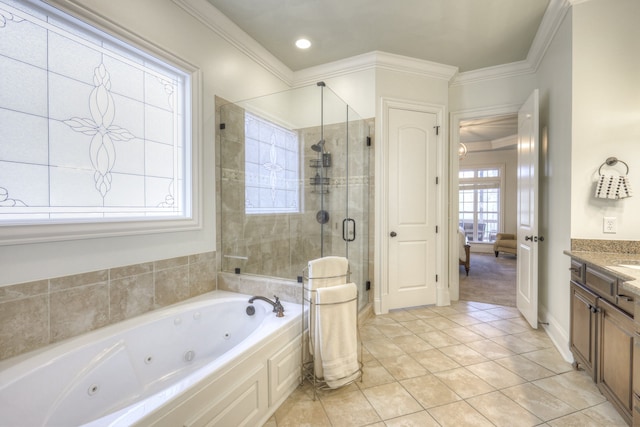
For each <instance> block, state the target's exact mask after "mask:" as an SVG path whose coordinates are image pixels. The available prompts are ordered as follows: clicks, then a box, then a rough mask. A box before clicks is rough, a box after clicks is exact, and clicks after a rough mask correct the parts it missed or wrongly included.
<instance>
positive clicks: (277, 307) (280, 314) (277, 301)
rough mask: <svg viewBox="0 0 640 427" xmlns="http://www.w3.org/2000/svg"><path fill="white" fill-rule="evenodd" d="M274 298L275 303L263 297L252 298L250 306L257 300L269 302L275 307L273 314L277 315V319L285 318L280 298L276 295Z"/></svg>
mask: <svg viewBox="0 0 640 427" xmlns="http://www.w3.org/2000/svg"><path fill="white" fill-rule="evenodd" d="M273 298H274V299H275V301H271V300H270V299H269V298H266V297H263V296H255V297H251V299H250V300H249V304H253V302H254V301H255V300H257V299H259V300H261V301H265V302H268V303H269V304H271V305H272V306H273V312H274V313H276V317H284V307H283V306H282V304H281V303H280V298H278V297H277V296H275V295H274V296H273Z"/></svg>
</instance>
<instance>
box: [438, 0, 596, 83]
mask: <svg viewBox="0 0 640 427" xmlns="http://www.w3.org/2000/svg"><path fill="white" fill-rule="evenodd" d="M584 1H589V0H551V1H550V2H549V5H548V6H547V10H546V11H545V13H544V16H543V17H542V21H541V22H540V26H539V27H538V31H537V32H536V36H535V37H534V39H533V43H531V47H530V48H529V53H528V54H527V59H525V60H523V61H518V62H512V63H510V64H503V65H497V66H495V67H487V68H481V69H478V70H472V71H466V72H463V73H460V74H458V75H457V76H456V78H455V79H454V80H453V81H452V82H451V86H460V85H464V84H468V83H476V82H479V81H485V80H494V79H501V78H507V77H514V76H519V75H527V74H533V73H535V72H536V71H537V70H538V66H539V65H540V62H541V61H542V59H543V58H544V55H545V53H546V51H547V49H548V48H549V45H550V44H551V41H552V40H553V37H554V36H555V34H556V32H557V31H558V28H559V27H560V24H562V20H563V19H564V17H565V15H566V14H567V12H568V11H569V9H570V8H571V6H572V5H573V4H576V3H581V2H584Z"/></svg>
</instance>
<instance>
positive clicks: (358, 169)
mask: <svg viewBox="0 0 640 427" xmlns="http://www.w3.org/2000/svg"><path fill="white" fill-rule="evenodd" d="M369 129H370V127H369V124H368V123H367V121H365V120H364V119H363V118H361V117H360V116H359V115H358V114H357V113H356V112H355V111H354V110H353V109H352V108H350V107H349V106H348V105H347V104H346V103H345V102H344V101H343V100H342V99H340V98H339V97H338V96H337V95H336V94H335V93H334V92H333V91H332V90H331V89H330V88H329V87H327V86H325V84H324V83H322V82H320V83H317V84H316V85H311V86H306V87H301V88H297V89H292V90H288V91H284V92H280V93H275V94H271V95H267V96H263V97H259V98H254V99H250V100H246V101H241V102H234V103H225V104H222V105H221V106H220V130H219V132H220V146H219V151H218V156H219V159H220V160H219V164H220V176H219V179H220V181H219V182H220V201H221V207H220V209H219V215H220V226H221V227H220V233H221V236H220V237H221V238H220V242H221V245H222V247H221V250H222V266H221V267H222V271H224V272H230V273H234V272H235V273H242V274H254V275H263V276H269V277H277V278H284V279H291V280H297V278H298V277H299V276H301V275H302V272H303V269H304V268H305V267H306V265H307V262H308V261H309V260H311V259H315V258H319V257H322V256H330V255H335V256H344V257H347V258H348V259H349V267H350V271H351V281H352V282H354V283H356V284H357V285H358V289H359V307H360V308H362V307H363V306H364V305H366V303H367V302H368V300H369V292H368V289H369V285H368V282H369V248H370V241H369V238H370V228H369V227H370V222H371V220H370V212H369V202H370V189H369V183H370V182H371V181H372V179H370V175H369V173H370V171H369V164H370V155H371V154H370V153H371V151H372V150H371V147H370V145H371V144H370V137H369Z"/></svg>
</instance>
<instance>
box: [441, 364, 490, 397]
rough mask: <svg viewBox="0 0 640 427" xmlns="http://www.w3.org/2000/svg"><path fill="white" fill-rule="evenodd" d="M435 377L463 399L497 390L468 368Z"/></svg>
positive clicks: (444, 372)
mask: <svg viewBox="0 0 640 427" xmlns="http://www.w3.org/2000/svg"><path fill="white" fill-rule="evenodd" d="M434 375H435V376H436V377H437V378H438V379H439V380H440V381H442V382H443V383H445V384H446V385H447V387H449V388H450V389H451V390H453V391H454V392H455V393H456V394H457V395H458V396H460V397H462V398H463V399H468V398H470V397H473V396H477V395H479V394H484V393H489V392H490V391H493V390H495V388H494V387H493V386H492V385H491V384H489V383H487V382H486V381H484V380H483V379H481V378H480V377H478V376H477V375H476V374H474V373H473V372H471V371H470V370H468V369H466V368H457V369H452V370H450V371H442V372H436V373H434Z"/></svg>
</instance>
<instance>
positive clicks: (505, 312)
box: [486, 307, 521, 319]
mask: <svg viewBox="0 0 640 427" xmlns="http://www.w3.org/2000/svg"><path fill="white" fill-rule="evenodd" d="M486 312H487V313H489V314H493V315H494V316H497V317H499V318H501V319H513V318H517V317H520V316H521V314H520V311H519V310H518V309H517V308H515V307H498V308H492V309H489V310H486Z"/></svg>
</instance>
